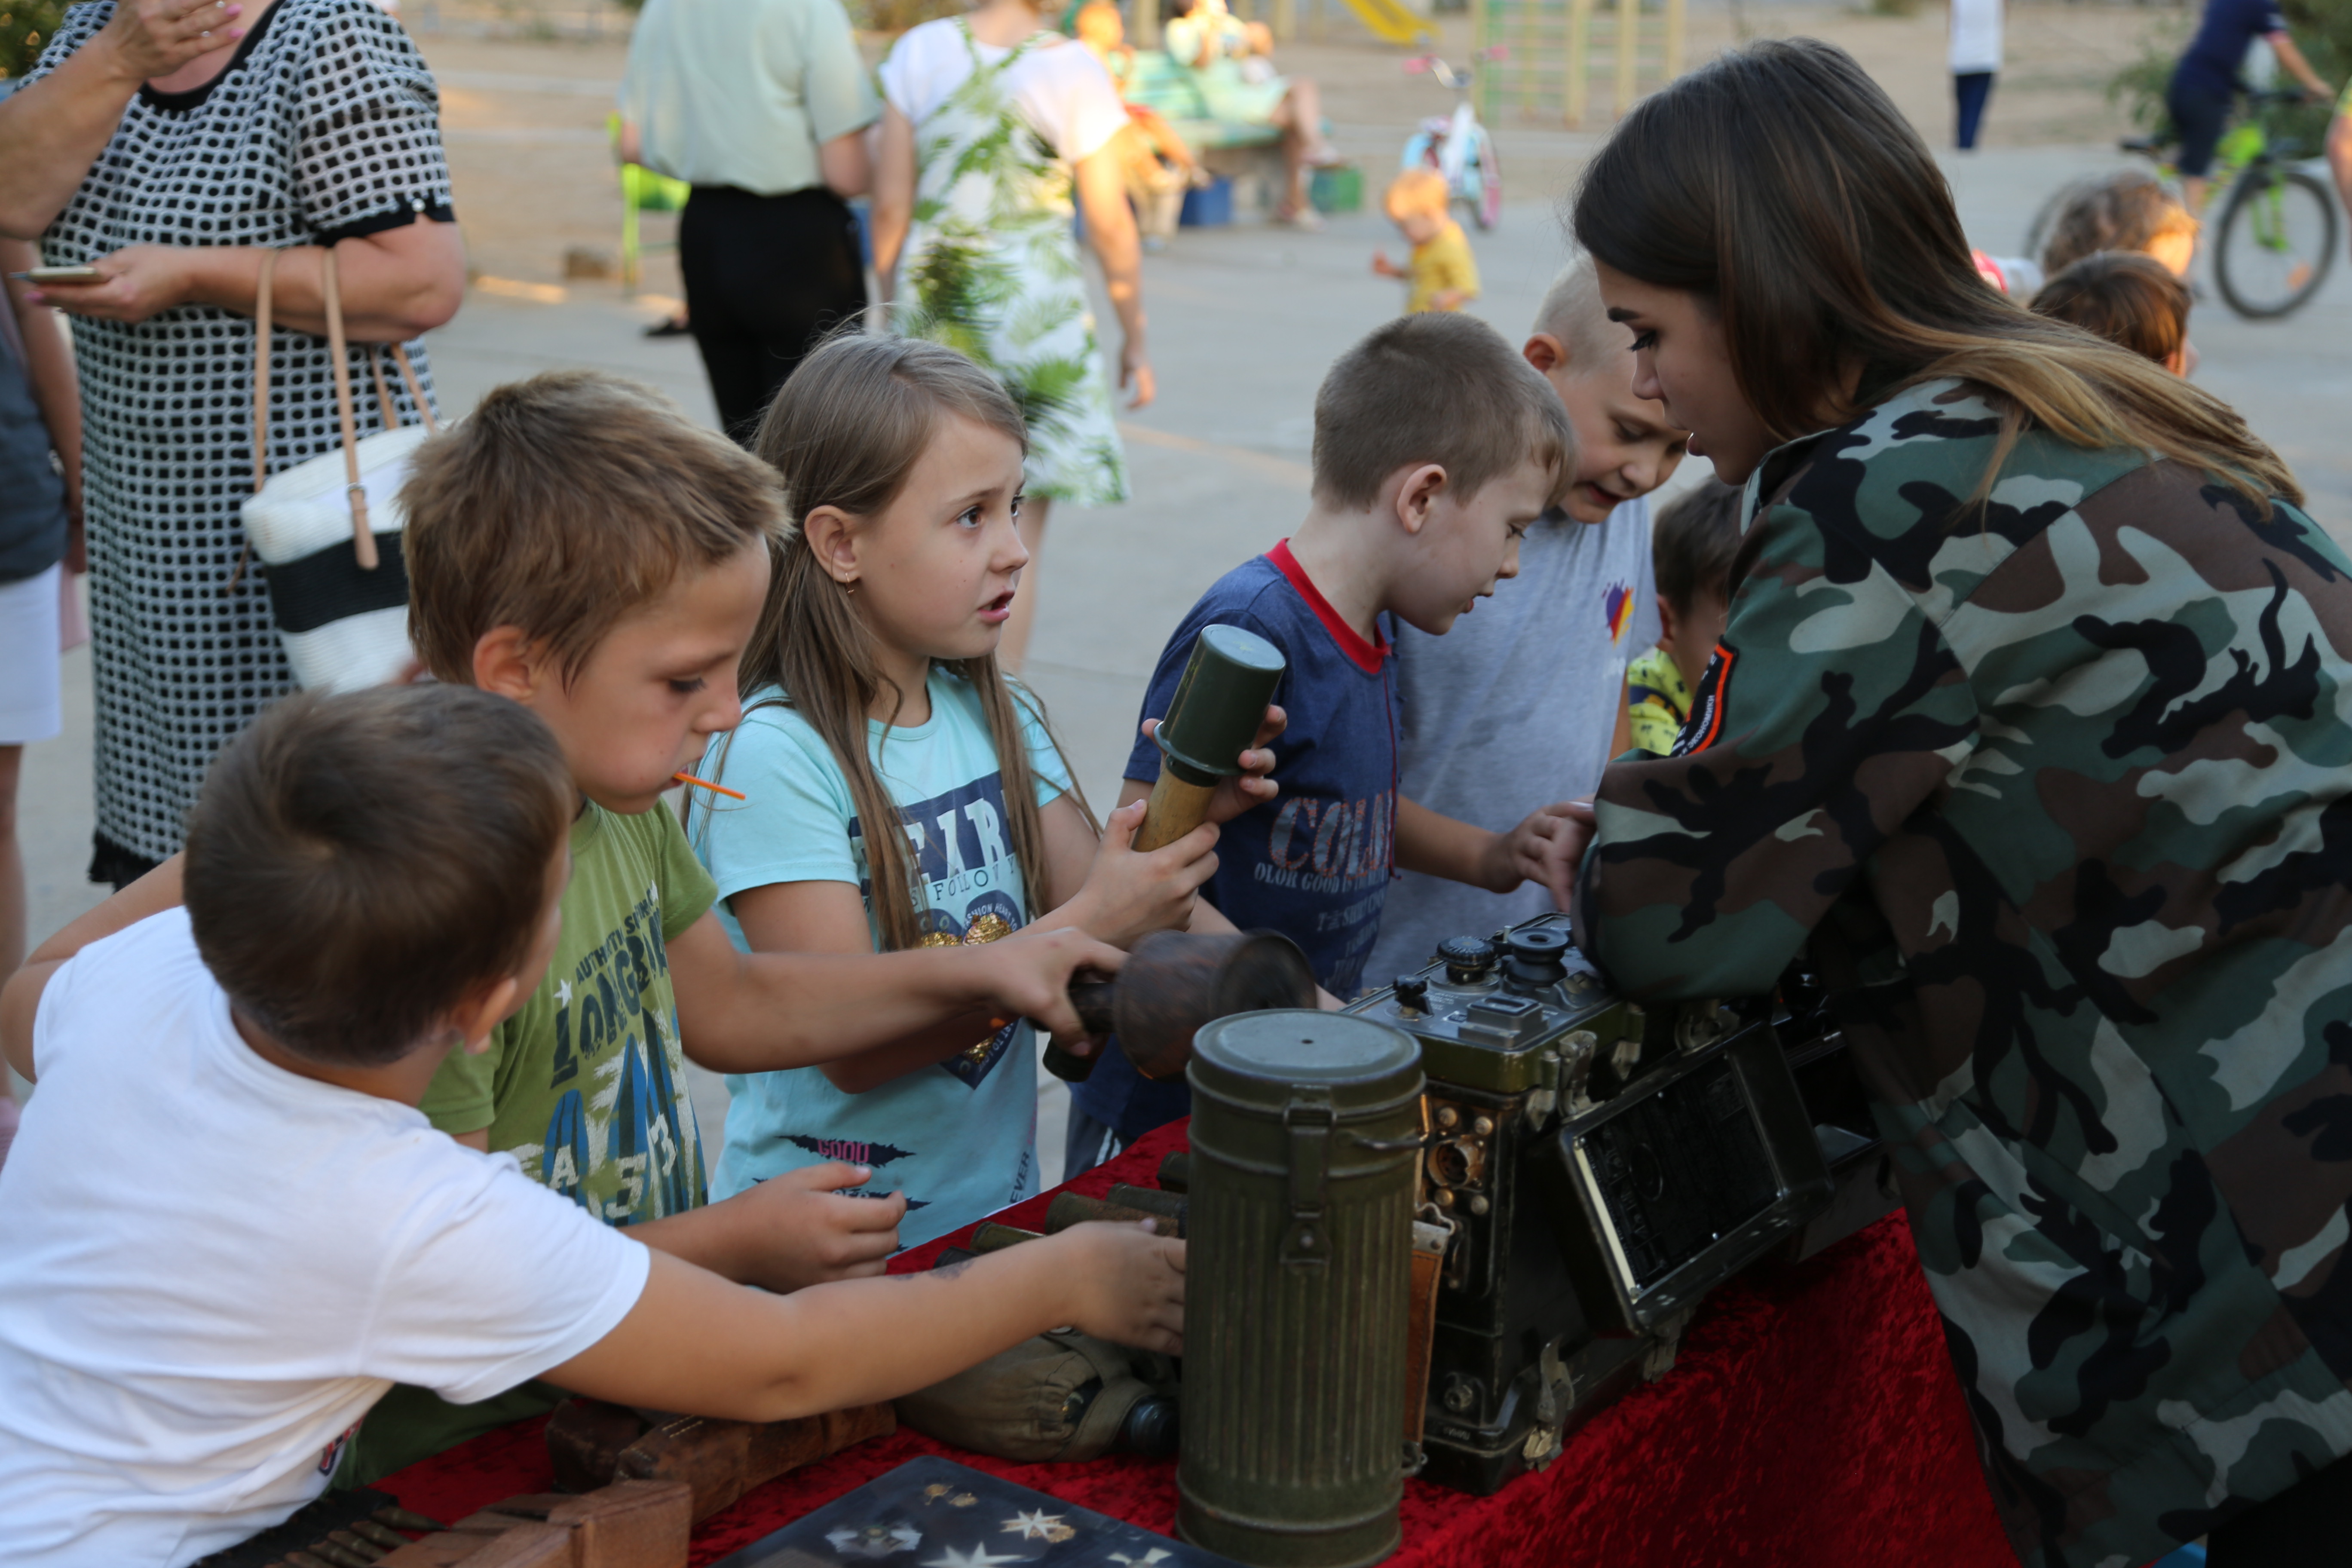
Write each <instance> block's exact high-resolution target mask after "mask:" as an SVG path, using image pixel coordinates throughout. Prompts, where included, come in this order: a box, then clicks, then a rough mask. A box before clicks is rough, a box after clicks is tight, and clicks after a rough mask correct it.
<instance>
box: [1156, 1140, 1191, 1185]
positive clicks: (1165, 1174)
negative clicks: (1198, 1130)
mask: <svg viewBox="0 0 2352 1568" xmlns="http://www.w3.org/2000/svg"><path fill="white" fill-rule="evenodd" d="M1191 1186H1192V1151H1191V1150H1189V1149H1179V1150H1177V1151H1176V1152H1174V1153H1173V1154H1171V1155H1169V1156H1168V1158H1166V1159H1165V1160H1162V1161H1160V1191H1161V1192H1163V1193H1181V1192H1184V1191H1187V1190H1188V1189H1190V1188H1191Z"/></svg>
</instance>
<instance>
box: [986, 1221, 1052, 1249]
mask: <svg viewBox="0 0 2352 1568" xmlns="http://www.w3.org/2000/svg"><path fill="white" fill-rule="evenodd" d="M1044 1234H1045V1233H1044V1232H1043V1231H1036V1230H1023V1229H1021V1228H1020V1227H1019V1226H1010V1225H998V1224H996V1223H995V1222H993V1221H991V1222H989V1223H987V1224H985V1225H982V1226H981V1227H980V1228H979V1229H978V1230H975V1231H973V1232H972V1233H971V1244H970V1245H971V1250H972V1251H974V1252H1002V1251H1003V1250H1004V1249H1005V1248H1006V1247H1017V1246H1019V1245H1020V1244H1021V1243H1022V1242H1024V1241H1034V1240H1036V1239H1037V1238H1038V1237H1040V1236H1043V1235H1044Z"/></svg>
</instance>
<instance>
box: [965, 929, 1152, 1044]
mask: <svg viewBox="0 0 2352 1568" xmlns="http://www.w3.org/2000/svg"><path fill="white" fill-rule="evenodd" d="M963 952H967V953H969V954H971V955H972V957H973V959H974V961H976V962H978V963H982V964H984V965H985V966H986V968H985V969H984V971H983V974H984V976H985V983H984V985H983V988H982V989H983V994H985V995H986V996H987V998H988V1000H989V1001H990V1003H991V1004H992V1005H995V1006H998V1007H1001V1008H1003V1010H1004V1018H1005V1020H1006V1022H1010V1021H1011V1020H1013V1019H1014V1018H1030V1019H1034V1020H1035V1022H1036V1024H1037V1026H1039V1027H1040V1028H1042V1029H1044V1030H1045V1032H1046V1033H1048V1034H1050V1035H1052V1036H1053V1037H1054V1038H1055V1041H1057V1042H1059V1043H1061V1044H1062V1045H1063V1046H1065V1047H1068V1048H1076V1049H1077V1052H1078V1054H1079V1055H1080V1056H1085V1055H1087V1050H1086V1049H1085V1048H1084V1047H1083V1046H1082V1045H1081V1044H1080V1043H1081V1042H1084V1041H1087V1040H1090V1039H1092V1038H1093V1037H1092V1036H1090V1035H1088V1034H1087V1028H1086V1026H1085V1025H1084V1024H1081V1023H1079V1022H1078V1015H1077V1012H1076V1009H1075V1008H1073V1007H1072V1006H1071V1005H1070V976H1071V975H1072V974H1074V973H1076V972H1077V971H1079V970H1081V969H1098V970H1100V971H1102V972H1103V973H1106V974H1116V973H1118V968H1119V965H1121V964H1123V963H1126V962H1127V954H1126V953H1124V952H1120V951H1119V950H1118V948H1115V947H1111V946H1108V944H1106V943H1103V942H1097V941H1096V940H1095V939H1094V938H1093V937H1092V936H1090V935H1088V934H1087V932H1086V931H1081V930H1079V929H1078V928H1076V927H1075V926H1048V927H1045V928H1043V929H1039V928H1034V927H1033V928H1032V929H1030V930H1028V931H1016V932H1015V933H1013V935H1011V936H1009V937H1006V938H1005V939H1004V940H1003V941H1002V942H988V943H986V944H984V945H982V946H979V947H968V948H965V949H963ZM997 1027H999V1028H1002V1027H1003V1024H999V1025H997Z"/></svg>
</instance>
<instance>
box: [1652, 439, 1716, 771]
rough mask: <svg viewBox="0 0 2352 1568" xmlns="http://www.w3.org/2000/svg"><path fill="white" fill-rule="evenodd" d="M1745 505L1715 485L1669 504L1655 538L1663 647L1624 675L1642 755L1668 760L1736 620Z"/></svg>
mask: <svg viewBox="0 0 2352 1568" xmlns="http://www.w3.org/2000/svg"><path fill="white" fill-rule="evenodd" d="M1739 505H1740V491H1739V487H1738V486H1737V485H1727V484H1725V483H1724V482H1723V481H1722V480H1720V479H1708V480H1706V481H1705V482H1704V483H1703V484H1701V485H1700V486H1699V488H1698V489H1695V490H1689V491H1686V492H1685V493H1684V494H1682V495H1680V496H1677V497H1675V500H1673V501H1671V502H1669V503H1668V504H1667V505H1666V506H1665V508H1664V510H1661V511H1660V512H1659V513H1658V521H1657V525H1656V526H1655V527H1654V528H1653V529H1652V530H1651V531H1650V563H1651V575H1652V577H1653V578H1654V579H1655V580H1656V582H1657V587H1658V646H1657V647H1654V648H1652V649H1651V650H1650V651H1649V652H1647V653H1645V654H1643V656H1642V657H1641V658H1637V659H1635V660H1634V661H1633V663H1632V664H1630V665H1628V666H1627V667H1626V668H1625V702H1626V708H1627V710H1628V714H1627V716H1628V718H1629V720H1630V723H1629V724H1628V726H1627V733H1628V734H1629V735H1630V737H1631V738H1632V741H1633V745H1634V746H1635V747H1636V748H1637V749H1638V750H1641V751H1644V752H1657V753H1658V754H1659V755H1660V756H1664V755H1667V754H1668V753H1670V752H1673V751H1674V749H1675V739H1676V737H1678V736H1679V735H1680V734H1681V733H1682V729H1683V725H1684V723H1685V722H1686V721H1688V720H1689V718H1690V710H1691V695H1692V693H1693V692H1695V691H1696V689H1698V684H1699V680H1700V679H1701V678H1702V677H1703V676H1705V675H1706V666H1707V660H1709V659H1710V658H1714V657H1715V645H1716V643H1717V640H1718V639H1719V638H1720V637H1722V636H1723V626H1724V623H1725V622H1726V621H1727V620H1729V619H1730V618H1731V597H1730V595H1729V593H1728V592H1727V578H1728V577H1729V575H1730V572H1731V563H1732V559H1733V557H1735V556H1737V555H1738V553H1739V533H1740V530H1739Z"/></svg>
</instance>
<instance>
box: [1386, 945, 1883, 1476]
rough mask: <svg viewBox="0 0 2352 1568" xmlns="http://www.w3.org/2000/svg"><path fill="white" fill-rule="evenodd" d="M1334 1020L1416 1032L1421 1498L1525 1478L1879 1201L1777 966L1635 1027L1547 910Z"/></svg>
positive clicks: (1636, 1011) (1837, 1069)
mask: <svg viewBox="0 0 2352 1568" xmlns="http://www.w3.org/2000/svg"><path fill="white" fill-rule="evenodd" d="M1348 1011H1349V1012H1350V1013H1354V1014H1358V1015H1361V1016H1366V1017H1370V1018H1373V1019H1377V1020H1379V1021H1381V1022H1382V1023H1387V1024H1391V1025H1393V1026H1397V1027H1400V1028H1402V1029H1404V1030H1405V1031H1407V1032H1408V1033H1410V1034H1412V1036H1413V1037H1415V1038H1416V1039H1417V1040H1418V1041H1419V1042H1420V1044H1421V1047H1422V1063H1423V1071H1424V1073H1425V1075H1426V1078H1427V1098H1426V1100H1425V1101H1424V1104H1425V1106H1426V1111H1425V1115H1426V1125H1425V1127H1424V1143H1423V1159H1422V1171H1421V1183H1420V1193H1419V1202H1418V1208H1417V1214H1418V1220H1417V1223H1416V1226H1415V1230H1416V1235H1417V1238H1418V1241H1417V1245H1419V1246H1420V1247H1423V1249H1424V1251H1434V1252H1438V1253H1440V1254H1442V1258H1443V1263H1442V1267H1441V1268H1439V1269H1438V1270H1437V1271H1436V1273H1437V1283H1436V1287H1435V1290H1436V1300H1435V1303H1434V1310H1433V1313H1432V1314H1431V1315H1432V1317H1433V1321H1434V1325H1435V1326H1434V1330H1433V1337H1432V1342H1431V1343H1430V1345H1429V1347H1428V1350H1427V1352H1426V1366H1427V1384H1426V1395H1425V1398H1426V1405H1425V1410H1424V1413H1423V1423H1422V1431H1421V1442H1422V1445H1423V1454H1424V1457H1425V1468H1424V1470H1423V1474H1424V1475H1425V1476H1426V1478H1427V1479H1430V1480H1433V1481H1436V1482H1439V1483H1441V1484H1443V1485H1446V1486H1450V1487H1454V1488H1456V1489H1460V1490H1463V1491H1467V1492H1472V1493H1475V1494H1478V1495H1481V1496H1483V1495H1486V1494H1488V1493H1491V1492H1493V1491H1495V1490H1496V1489H1499V1488H1500V1487H1502V1486H1503V1485H1504V1484H1505V1483H1506V1482H1507V1481H1508V1480H1510V1479H1512V1478H1513V1477H1514V1476H1517V1474H1519V1473H1520V1472H1521V1471H1522V1470H1525V1469H1528V1468H1542V1467H1543V1466H1545V1465H1546V1464H1548V1463H1549V1460H1550V1459H1551V1458H1552V1457H1553V1456H1555V1455H1557V1454H1558V1453H1559V1448H1560V1445H1561V1443H1562V1442H1563V1440H1564V1439H1565V1438H1566V1437H1567V1436H1569V1435H1570V1433H1572V1432H1573V1431H1574V1430H1575V1429H1576V1428H1577V1427H1578V1426H1580V1425H1581V1424H1582V1423H1583V1422H1584V1421H1586V1420H1588V1419H1590V1418H1591V1416H1592V1415H1594V1414H1596V1413H1597V1412H1598V1411H1600V1410H1601V1408H1602V1407H1604V1406H1605V1405H1608V1404H1609V1403H1610V1402H1611V1401H1612V1400H1614V1399H1616V1398H1618V1397H1620V1396H1621V1395H1622V1394H1625V1393H1627V1392H1629V1391H1631V1390H1632V1389H1633V1388H1635V1387H1637V1386H1639V1385H1640V1384H1641V1383H1642V1382H1643V1381H1644V1380H1645V1379H1654V1378H1656V1377H1658V1376H1661V1375H1663V1374H1664V1372H1665V1371H1666V1370H1667V1369H1669V1368H1670V1367H1671V1366H1672V1365H1673V1361H1674V1353H1675V1344H1676V1342H1677V1341H1678V1339H1679V1337H1680V1334H1681V1331H1682V1329H1683V1326H1684V1325H1685V1323H1686V1322H1687V1321H1689V1318H1690V1314H1691V1312H1692V1310H1693V1309H1694V1308H1695V1307H1696V1305H1697V1304H1698V1302H1699V1301H1700V1300H1702V1299H1703V1298H1704V1297H1705V1296H1706V1293H1707V1292H1708V1291H1709V1290H1711V1289H1714V1288H1715V1287H1716V1286H1717V1285H1718V1284H1721V1283H1722V1282H1723V1281H1724V1280H1725V1279H1728V1278H1729V1277H1730V1276H1731V1275H1732V1274H1734V1273H1736V1272H1737V1271H1738V1270H1739V1269H1741V1268H1746V1267H1747V1266H1748V1265H1750V1264H1752V1263H1755V1262H1757V1261H1758V1260H1759V1259H1761V1258H1766V1257H1768V1256H1770V1255H1774V1254H1778V1255H1780V1256H1782V1257H1786V1258H1798V1257H1801V1256H1808V1255H1810V1254H1811V1252H1814V1251H1818V1250H1820V1248H1822V1247H1825V1246H1828V1245H1829V1244H1830V1243H1831V1242H1832V1241H1834V1240H1836V1239H1839V1238H1840V1237H1843V1236H1846V1235H1850V1234H1852V1233H1853V1231H1855V1230H1858V1229H1860V1228H1861V1227H1862V1226H1864V1225H1867V1224H1869V1223H1870V1222H1871V1221H1872V1220H1874V1219H1876V1218H1877V1217H1878V1216H1879V1215H1882V1214H1885V1213H1886V1212H1887V1211H1888V1210H1889V1209H1890V1208H1891V1207H1892V1206H1893V1205H1892V1200H1891V1199H1889V1198H1888V1197H1886V1196H1885V1195H1884V1194H1883V1190H1882V1189H1883V1185H1884V1184H1883V1180H1882V1173H1881V1172H1880V1169H1879V1167H1880V1164H1881V1163H1882V1162H1881V1159H1880V1156H1879V1151H1878V1145H1877V1141H1876V1134H1875V1132H1874V1131H1873V1130H1872V1126H1871V1122H1870V1119H1869V1112H1868V1109H1867V1106H1866V1104H1865V1102H1864V1098H1863V1093H1862V1089H1861V1085H1860V1083H1859V1081H1858V1080H1857V1079H1855V1078H1854V1075H1853V1068H1852V1067H1851V1065H1850V1064H1849V1063H1848V1061H1847V1060H1846V1058H1845V1049H1844V1045H1843V1040H1842V1039H1841V1038H1840V1037H1839V1036H1838V1034H1837V1031H1836V1029H1835V1027H1834V1026H1832V1025H1831V1024H1829V1022H1828V1021H1827V1019H1826V1017H1825V1016H1824V1015H1823V1012H1822V1008H1821V1005H1820V998H1819V994H1818V991H1817V990H1816V989H1815V988H1813V987H1811V984H1810V983H1808V982H1806V981H1805V980H1804V979H1803V977H1801V976H1799V975H1796V974H1794V973H1792V974H1791V977H1790V980H1789V981H1788V982H1787V983H1785V984H1784V985H1783V986H1782V988H1781V995H1780V996H1779V997H1776V998H1773V999H1771V1000H1769V1001H1768V1002H1762V1003H1754V1004H1747V1005H1725V1004H1719V1003H1711V1002H1710V1003H1685V1004H1677V1005H1661V1006H1658V1007H1655V1008H1652V1009H1648V1010H1644V1009H1643V1008H1642V1007H1640V1006H1637V1005H1633V1004H1631V1003H1628V1002H1625V1001H1622V1000H1621V999H1619V998H1617V997H1615V996H1613V995H1612V994H1610V993H1609V992H1608V990H1607V989H1606V988H1605V987H1604V986H1603V984H1601V979H1600V977H1599V976H1598V974H1596V973H1594V972H1593V970H1592V968H1591V965H1590V964H1588V963H1586V962H1585V961H1584V959H1583V958H1582V956H1581V955H1580V954H1579V953H1578V952H1576V950H1575V948H1574V947H1573V946H1572V945H1571V944H1570V936H1569V922H1568V920H1567V917H1565V916H1562V915H1546V916H1541V917H1538V919H1535V920H1531V921H1526V922H1524V923H1523V924H1521V925H1519V926H1517V927H1515V928H1513V929H1512V930H1510V931H1501V932H1497V933H1496V935H1495V936H1494V937H1493V938H1491V939H1488V938H1481V937H1457V938H1454V940H1452V941H1450V942H1446V943H1444V946H1443V947H1441V948H1440V950H1439V952H1438V961H1437V962H1436V963H1434V964H1433V965H1431V966H1430V967H1429V968H1428V969H1425V970H1423V971H1422V972H1421V973H1417V974H1412V975H1406V976H1402V977H1400V978H1399V979H1398V981H1397V982H1396V984H1394V985H1392V986H1391V987H1390V988H1388V989H1387V990H1384V991H1381V992H1377V993H1374V994H1370V995H1369V996H1366V997H1364V998H1363V999H1362V1000H1360V1001H1359V1002H1357V1003H1356V1004H1355V1005H1353V1006H1351V1007H1349V1009H1348ZM1421 1359H1422V1358H1421V1357H1419V1356H1416V1358H1415V1360H1416V1362H1417V1363H1418V1362H1420V1361H1421Z"/></svg>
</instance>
